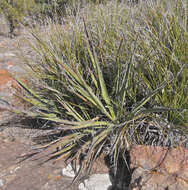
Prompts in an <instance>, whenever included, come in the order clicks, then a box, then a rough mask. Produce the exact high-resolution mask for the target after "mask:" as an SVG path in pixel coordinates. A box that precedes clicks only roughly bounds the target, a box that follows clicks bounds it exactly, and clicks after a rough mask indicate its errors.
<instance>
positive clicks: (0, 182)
mask: <svg viewBox="0 0 188 190" xmlns="http://www.w3.org/2000/svg"><path fill="white" fill-rule="evenodd" d="M3 185H4V184H3V180H2V179H0V188H1V187H3Z"/></svg>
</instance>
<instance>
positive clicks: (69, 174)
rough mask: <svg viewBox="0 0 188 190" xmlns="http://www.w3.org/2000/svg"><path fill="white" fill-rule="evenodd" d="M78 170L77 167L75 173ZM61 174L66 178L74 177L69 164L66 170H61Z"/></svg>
mask: <svg viewBox="0 0 188 190" xmlns="http://www.w3.org/2000/svg"><path fill="white" fill-rule="evenodd" d="M78 169H79V166H78V167H77V171H78ZM61 174H62V175H64V176H68V177H75V172H74V170H73V167H72V166H71V164H68V165H67V167H66V168H63V169H62V171H61Z"/></svg>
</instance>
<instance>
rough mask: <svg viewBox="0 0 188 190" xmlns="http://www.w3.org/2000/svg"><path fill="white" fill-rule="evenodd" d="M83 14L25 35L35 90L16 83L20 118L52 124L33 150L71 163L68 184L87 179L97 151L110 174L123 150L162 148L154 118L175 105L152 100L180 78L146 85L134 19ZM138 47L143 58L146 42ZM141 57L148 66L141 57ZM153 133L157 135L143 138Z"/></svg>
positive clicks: (106, 10) (124, 14)
mask: <svg viewBox="0 0 188 190" xmlns="http://www.w3.org/2000/svg"><path fill="white" fill-rule="evenodd" d="M84 11H85V12H84V14H83V13H82V14H81V13H78V14H77V15H76V16H73V15H70V17H69V20H65V22H64V23H67V24H66V25H63V26H61V25H57V24H53V23H51V24H49V25H48V27H50V26H51V28H50V29H49V30H48V31H49V32H48V33H47V35H46V36H47V37H45V36H44V35H43V36H41V35H40V33H39V32H37V31H36V30H35V31H33V32H32V35H33V39H34V43H31V46H32V47H33V49H34V50H35V52H36V53H37V55H38V57H37V60H36V63H34V64H33V63H31V61H30V60H29V62H27V65H28V66H29V67H30V68H31V70H32V71H33V75H32V76H31V77H32V78H31V79H32V80H34V85H35V88H32V87H28V86H26V85H25V84H24V83H22V82H21V81H19V80H18V79H17V81H18V83H19V84H20V85H21V86H22V87H23V89H25V91H26V94H25V96H24V97H23V99H24V100H26V101H27V102H30V104H31V106H33V109H30V110H28V111H25V112H23V111H22V112H21V113H22V114H23V115H24V116H25V117H32V118H35V119H42V120H45V121H49V122H52V123H55V125H56V129H58V130H59V131H60V132H61V134H62V136H61V137H60V138H58V139H56V140H54V141H52V142H50V143H49V144H47V145H44V146H43V147H41V148H44V149H45V148H49V147H50V148H54V149H57V152H55V153H54V154H53V155H51V158H57V157H58V159H66V160H68V161H75V160H79V164H80V166H79V170H78V172H77V175H76V177H75V180H76V179H80V177H81V176H82V175H85V174H89V172H90V170H91V168H92V164H93V163H94V161H95V160H96V158H97V157H99V156H100V155H101V154H105V155H106V156H108V158H109V160H110V163H111V167H113V168H114V169H115V170H114V173H115V174H116V169H117V165H118V160H119V158H120V157H121V158H123V160H124V163H125V165H126V164H127V160H126V156H125V154H126V153H127V152H129V151H130V149H131V145H133V144H136V143H139V144H150V145H163V146H168V145H169V141H170V140H171V139H169V138H168V134H170V133H168V130H170V128H168V125H166V123H167V124H168V122H166V120H165V119H166V117H165V115H163V114H162V113H163V112H164V111H165V112H169V111H171V112H172V111H178V108H177V107H173V108H172V109H171V108H169V107H171V106H169V105H166V104H165V105H163V104H161V102H160V101H158V103H156V102H157V100H158V99H159V97H160V94H161V93H164V90H167V88H168V87H169V85H170V86H172V85H174V84H175V82H174V81H176V77H178V76H180V75H178V76H177V75H171V74H168V73H165V74H166V75H165V77H164V78H163V80H158V79H157V80H158V81H157V83H156V84H155V86H152V85H149V82H150V81H149V80H146V79H145V78H146V76H145V75H144V74H145V73H144V71H145V70H141V71H140V70H139V69H138V66H139V64H140V59H138V57H139V56H142V55H138V54H139V53H142V51H143V49H140V46H141V45H140V44H141V42H142V41H141V38H140V35H141V34H139V33H138V32H136V31H135V30H134V29H135V23H136V22H135V23H134V22H132V20H131V19H132V15H130V12H129V11H128V7H127V6H126V5H125V4H123V3H118V2H117V1H116V3H114V2H113V1H112V2H111V3H108V4H107V5H106V6H102V5H99V6H94V5H91V6H89V5H88V7H86V8H85V9H84ZM134 14H135V16H136V13H134ZM80 15H84V16H80ZM147 19H148V22H149V20H150V18H149V17H147ZM67 21H68V22H67ZM135 21H136V20H135ZM146 37H148V36H146ZM148 40H150V39H148ZM149 42H150V41H149ZM143 45H144V47H145V49H144V50H145V51H143V52H144V53H146V52H147V51H146V50H147V46H146V45H148V44H146V45H145V44H144V43H143ZM150 45H152V44H150ZM148 46H149V45H148ZM148 51H149V50H148ZM153 54H154V55H155V56H156V57H157V54H156V52H153ZM143 56H144V58H145V59H144V61H145V62H144V63H145V64H146V63H147V64H150V60H148V59H147V58H148V57H146V56H148V54H147V55H145V54H143ZM152 60H153V59H152ZM152 60H151V61H152ZM157 61H159V63H161V61H160V59H157V58H156V63H157ZM145 64H143V67H144V69H147V71H149V69H148V68H147V67H146V68H145ZM159 67H160V65H159ZM178 72H180V71H178ZM180 73H182V72H180ZM143 75H144V77H142V78H140V76H143ZM154 77H155V76H154ZM143 79H144V80H143ZM151 86H152V87H151ZM166 106H168V107H166ZM181 108H182V107H181ZM164 122H166V123H165V125H164ZM151 128H152V129H151ZM153 129H155V130H157V131H158V133H157V136H153V134H151V135H150V134H149V132H150V131H152V130H153ZM155 134H156V131H155ZM77 163H78V162H77ZM122 183H123V182H122Z"/></svg>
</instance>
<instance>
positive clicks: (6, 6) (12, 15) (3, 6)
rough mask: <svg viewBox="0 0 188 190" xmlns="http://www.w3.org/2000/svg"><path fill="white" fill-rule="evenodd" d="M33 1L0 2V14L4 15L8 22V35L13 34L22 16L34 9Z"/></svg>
mask: <svg viewBox="0 0 188 190" xmlns="http://www.w3.org/2000/svg"><path fill="white" fill-rule="evenodd" d="M34 5H35V4H34V0H16V1H14V0H1V1H0V13H1V12H2V13H3V14H4V15H5V18H6V19H7V21H8V22H9V26H10V33H11V34H12V33H13V32H14V29H15V27H17V26H18V25H19V23H21V22H22V20H23V18H24V16H26V15H27V14H28V12H30V11H31V10H32V9H33V7H34Z"/></svg>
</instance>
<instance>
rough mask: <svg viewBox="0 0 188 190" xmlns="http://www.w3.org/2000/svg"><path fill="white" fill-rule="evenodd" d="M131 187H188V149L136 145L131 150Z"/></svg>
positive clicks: (183, 189)
mask: <svg viewBox="0 0 188 190" xmlns="http://www.w3.org/2000/svg"><path fill="white" fill-rule="evenodd" d="M131 168H132V169H133V168H134V171H133V173H132V174H131V177H132V180H131V188H130V189H134V190H139V189H142V190H167V189H168V190H186V189H188V150H187V149H185V148H182V147H177V148H172V149H168V148H164V147H151V146H136V147H135V148H134V149H133V150H132V151H131Z"/></svg>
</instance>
